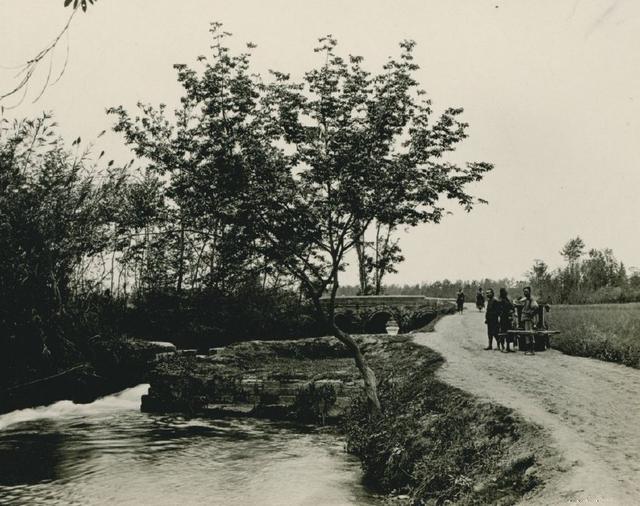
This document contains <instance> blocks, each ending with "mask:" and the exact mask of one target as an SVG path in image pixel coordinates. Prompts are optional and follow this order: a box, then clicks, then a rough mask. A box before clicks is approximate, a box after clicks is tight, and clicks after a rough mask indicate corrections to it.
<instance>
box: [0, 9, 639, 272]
mask: <svg viewBox="0 0 640 506" xmlns="http://www.w3.org/2000/svg"><path fill="white" fill-rule="evenodd" d="M62 4H63V0H0V66H2V67H3V68H0V94H1V93H2V92H4V91H7V90H8V89H11V87H12V86H13V85H15V83H16V81H15V80H14V79H13V75H14V74H15V70H14V71H11V70H8V69H6V67H11V66H15V65H19V64H21V63H23V62H24V61H26V60H28V59H29V58H31V57H33V56H34V54H35V53H37V51H39V50H40V49H42V48H43V47H44V46H45V45H47V44H48V43H49V42H50V41H51V39H52V38H53V37H55V35H56V34H57V32H59V31H60V29H61V28H62V27H63V26H64V24H65V23H66V21H67V19H68V17H69V14H70V10H69V9H64V8H63V7H62ZM211 21H222V22H223V23H224V24H225V29H226V30H228V31H230V32H232V33H233V34H234V37H233V40H232V42H231V45H232V47H236V48H242V47H244V46H243V45H244V43H245V42H248V41H252V42H254V43H256V44H257V45H258V48H257V50H256V52H255V58H254V68H255V69H256V70H257V71H258V72H260V73H266V71H267V69H277V70H282V71H285V72H290V73H291V74H292V75H293V76H294V77H297V76H300V75H302V73H303V72H304V71H305V70H308V69H309V68H310V67H311V66H312V65H313V64H314V63H315V60H314V56H315V55H314V53H313V51H312V49H313V47H314V45H315V41H316V39H317V38H319V37H321V36H323V35H325V34H328V33H331V34H333V35H334V36H335V37H336V38H337V39H338V41H339V47H340V48H341V49H342V51H344V53H345V54H347V53H351V54H359V55H362V56H364V57H365V64H366V65H367V66H368V68H369V69H370V70H373V71H376V70H379V69H380V67H381V65H382V64H383V63H384V61H385V60H386V59H387V57H388V56H390V55H395V54H397V53H398V50H397V43H398V42H399V41H401V40H402V39H407V38H409V39H413V40H415V41H416V42H417V43H418V45H417V48H416V51H415V56H416V60H417V63H418V64H419V65H420V66H421V70H420V71H419V73H418V77H419V80H420V81H421V84H422V85H423V86H424V87H425V89H426V90H427V91H428V93H429V96H430V97H431V99H432V100H433V102H434V105H435V107H436V108H444V107H448V106H460V107H463V108H464V109H465V114H464V119H465V120H466V121H467V122H468V123H470V129H469V133H470V137H469V139H467V140H466V141H465V143H464V146H462V147H461V148H460V150H459V153H458V155H459V156H460V157H461V158H462V159H465V160H470V161H487V162H492V163H493V164H495V170H494V171H493V172H492V173H490V174H489V175H488V176H487V177H486V179H485V180H484V181H483V182H482V183H480V184H478V185H477V186H476V187H474V189H473V190H474V192H475V194H477V195H478V196H480V197H482V198H485V199H487V200H488V201H489V205H487V206H483V207H479V208H477V209H476V210H474V211H473V212H472V213H471V214H466V213H464V212H463V211H462V210H455V212H454V214H453V215H452V216H449V217H447V218H446V219H445V220H444V221H443V222H442V223H441V224H439V225H428V226H422V227H418V228H414V229H411V230H409V231H408V232H406V233H402V234H401V245H402V248H403V251H404V254H405V257H406V261H405V262H404V263H403V264H402V265H401V266H400V267H399V271H400V272H399V273H398V274H397V275H394V276H391V277H389V279H388V282H396V283H416V282H420V281H429V280H436V279H443V278H449V279H458V278H462V279H477V278H483V277H494V278H496V277H503V276H508V277H516V278H519V277H521V276H522V275H523V274H524V273H525V272H526V271H527V270H528V269H529V268H530V266H531V265H532V263H533V261H534V259H536V258H540V259H544V260H545V261H547V262H548V263H549V264H551V266H553V267H555V266H559V265H561V258H560V255H559V254H558V251H559V250H560V248H561V247H562V245H563V244H564V243H565V242H566V241H567V240H568V239H569V238H571V237H574V236H576V235H580V236H581V237H582V238H583V239H584V241H585V242H586V244H587V246H588V247H595V248H604V247H610V248H612V249H613V250H614V253H615V254H616V256H617V257H618V258H619V259H620V260H623V261H624V262H625V263H627V265H630V266H637V267H640V250H639V248H638V246H639V245H640V240H639V239H638V224H639V222H640V206H639V205H638V203H637V200H638V198H639V195H638V190H639V189H640V170H639V167H640V163H639V162H640V143H639V142H638V140H639V139H640V96H639V95H638V90H640V51H639V49H640V2H637V1H635V0H626V1H625V0H620V1H617V2H616V1H613V0H603V1H597V0H593V1H588V0H582V1H580V0H566V1H560V0H549V1H541V0H536V1H513V0H511V1H499V0H494V1H491V2H489V1H484V0H469V1H452V0H446V1H445V0H442V1H426V0H417V1H373V0H362V1H353V0H351V1H337V0H336V1H327V0H324V1H304V2H303V1H300V0H286V1H285V0H278V1H274V0H254V1H238V0H234V1H233V2H231V1H222V0H182V1H178V0H135V1H131V0H98V2H97V4H96V5H95V6H93V7H91V8H90V10H89V12H88V13H87V14H82V13H78V14H77V16H76V18H75V19H74V21H73V23H72V26H71V30H70V33H69V37H68V40H69V48H70V49H69V50H70V55H69V62H68V66H67V69H66V72H65V73H64V75H63V77H62V78H61V79H60V81H59V82H58V83H57V84H56V85H55V86H54V87H52V88H50V89H48V90H47V91H46V92H45V94H44V96H43V97H42V98H41V99H40V100H39V101H37V102H36V103H35V104H32V103H31V102H32V101H33V99H34V98H35V97H36V96H37V95H38V92H39V90H38V83H40V84H42V83H43V82H44V80H45V77H46V73H47V68H48V67H47V66H44V67H43V68H41V69H40V73H38V74H36V75H35V76H34V79H33V85H32V88H31V89H30V90H29V92H28V94H27V96H26V99H25V101H24V102H23V103H22V104H21V105H20V106H18V107H16V108H15V109H12V110H10V111H5V113H4V114H5V117H9V118H12V117H22V116H31V115H34V114H37V113H38V112H40V111H42V110H50V111H52V112H54V114H55V116H56V118H57V120H58V122H59V123H60V125H61V132H62V134H63V135H65V137H67V138H68V139H69V140H72V139H74V138H75V137H77V136H81V137H82V139H83V141H88V140H90V139H92V138H95V137H96V136H97V135H98V133H99V132H100V131H102V130H104V129H108V128H110V126H111V124H112V122H111V120H110V119H109V118H108V117H107V116H106V115H105V108H106V107H109V106H113V105H119V104H122V105H124V106H125V107H127V108H130V109H131V108H133V106H134V105H135V103H136V102H137V101H139V100H142V101H145V102H151V103H158V102H164V103H167V104H170V105H171V104H174V103H175V102H176V100H177V98H178V96H179V95H178V94H179V88H178V86H177V84H176V81H175V72H174V70H173V68H172V65H173V64H174V63H193V62H194V61H195V58H196V57H197V55H199V54H204V53H206V52H207V50H208V47H209V33H208V28H209V22H211ZM65 52H66V42H65V43H62V44H60V46H59V47H58V49H57V52H56V54H55V58H54V61H53V69H54V73H55V70H56V69H57V68H59V67H61V66H62V64H63V62H64V60H65ZM15 102H16V100H14V101H5V102H3V105H5V106H11V105H13V104H15ZM101 149H106V150H107V152H108V154H109V155H110V158H115V159H116V160H118V161H126V160H128V159H129V158H131V156H130V155H128V153H127V150H126V148H124V147H123V143H122V140H121V138H119V137H118V136H117V135H116V134H108V135H106V136H104V137H103V138H101V139H100V140H99V143H98V145H97V147H96V150H97V152H99V151H100V150H101ZM458 155H456V156H458ZM355 280H356V275H355V269H349V272H348V273H347V274H346V275H345V276H344V279H343V283H344V282H355Z"/></svg>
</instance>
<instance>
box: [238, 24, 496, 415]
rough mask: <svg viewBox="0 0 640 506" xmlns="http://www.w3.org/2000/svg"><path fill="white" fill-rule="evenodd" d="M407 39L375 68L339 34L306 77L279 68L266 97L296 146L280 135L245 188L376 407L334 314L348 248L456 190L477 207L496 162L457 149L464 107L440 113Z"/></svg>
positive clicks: (277, 124)
mask: <svg viewBox="0 0 640 506" xmlns="http://www.w3.org/2000/svg"><path fill="white" fill-rule="evenodd" d="M400 46H401V50H402V51H401V54H400V57H399V58H393V59H390V60H389V61H388V62H387V64H386V65H385V66H384V68H383V71H382V72H381V73H379V74H371V73H369V72H367V71H366V70H365V69H364V68H363V67H362V61H363V60H362V58H361V57H357V56H350V57H348V58H347V59H344V58H343V57H341V56H339V55H338V54H337V52H336V41H335V40H334V39H333V38H332V37H331V36H328V37H325V38H322V39H320V46H319V47H317V48H316V50H315V51H316V52H317V53H320V54H321V56H322V62H321V63H320V64H319V66H318V67H317V68H314V69H312V70H311V71H309V72H307V73H306V74H305V77H304V80H303V82H301V83H295V82H292V81H291V79H290V78H289V76H287V75H285V74H281V73H275V74H274V75H275V78H276V82H275V83H273V84H271V85H268V86H266V87H264V96H263V97H262V104H263V108H264V111H266V114H267V116H268V117H269V118H272V119H273V122H272V125H273V126H272V127H271V131H273V132H275V131H278V129H279V132H280V136H281V141H282V143H287V144H288V145H289V146H290V150H289V151H287V150H284V149H276V147H274V146H271V147H270V148H269V149H270V151H269V152H268V154H269V156H268V157H267V158H266V159H265V163H263V164H259V165H252V168H253V174H252V179H251V184H250V186H249V187H248V188H247V193H246V195H245V198H246V204H247V206H250V207H251V209H253V210H254V215H255V223H256V227H257V230H258V232H259V235H260V238H261V239H262V243H261V244H262V247H263V251H264V253H265V255H267V256H268V257H269V258H271V259H273V260H274V261H276V262H277V263H278V265H280V266H281V268H282V269H284V270H286V271H287V272H288V273H289V274H290V275H291V276H293V277H295V278H296V279H298V280H299V281H300V282H301V284H302V287H303V288H304V290H305V291H306V294H307V296H308V297H309V299H310V300H311V301H312V303H313V304H314V306H315V308H316V311H317V314H318V316H319V318H320V319H322V320H323V321H324V322H325V324H326V325H327V326H328V327H329V328H330V329H331V330H332V332H333V334H334V335H335V337H337V338H338V339H339V340H340V341H342V342H343V343H344V344H345V345H346V346H347V347H348V348H349V349H350V350H351V351H352V352H353V354H354V357H355V360H356V364H357V366H358V368H359V369H360V371H361V373H362V375H363V378H364V381H365V390H366V393H367V396H368V399H369V402H370V406H371V408H372V410H373V411H377V410H379V409H380V404H379V401H378V397H377V392H376V378H375V375H374V373H373V371H372V370H371V369H370V368H369V367H368V365H367V363H366V361H365V358H364V356H363V355H362V353H361V351H360V350H359V348H358V346H357V344H356V342H355V341H354V339H353V338H352V337H351V336H349V335H348V334H346V333H345V332H344V331H342V330H341V329H340V328H339V327H338V326H337V325H336V324H335V322H334V313H335V298H336V293H337V290H338V287H339V276H340V272H341V271H342V270H343V269H344V268H345V255H346V254H347V253H348V252H349V251H350V250H351V249H353V248H354V247H355V245H356V243H357V241H358V237H361V236H362V235H363V234H364V231H365V230H366V229H367V228H368V227H369V226H370V225H371V224H372V223H374V222H377V223H381V224H387V225H391V226H400V225H403V226H415V225H418V224H420V223H426V222H436V223H437V222H439V221H440V220H441V218H442V217H443V215H444V213H445V208H444V207H443V203H442V202H441V200H442V199H447V198H448V199H452V200H454V201H456V202H457V203H459V204H460V205H461V206H462V207H463V208H464V209H465V210H467V211H469V210H471V209H472V207H473V205H474V203H475V199H474V198H473V197H472V195H470V194H469V193H468V192H467V190H466V187H467V185H468V184H469V183H472V182H476V181H479V180H480V179H482V177H483V175H484V174H485V173H486V172H487V171H489V170H490V169H491V165H490V164H487V163H482V162H480V163H468V164H466V165H465V166H459V165H456V164H454V163H452V162H451V161H448V160H447V159H446V155H447V153H449V152H451V151H453V150H454V149H455V147H456V146H457V145H458V143H460V142H461V141H462V140H463V139H464V138H465V137H466V127H467V125H466V124H465V123H463V122H461V121H460V120H459V116H460V114H461V112H462V110H461V109H453V108H451V109H447V110H445V112H444V113H443V114H442V115H441V116H440V117H439V118H437V119H436V120H435V121H432V109H431V103H430V101H429V100H428V99H427V98H426V95H425V92H424V91H423V90H421V89H420V88H419V86H418V83H417V81H416V80H415V78H414V73H415V71H416V70H417V69H418V66H417V65H416V64H415V63H414V61H413V53H412V52H413V48H414V43H413V42H410V41H405V42H403V43H401V44H400ZM291 153H292V154H291ZM324 295H326V297H324V298H323V296H324Z"/></svg>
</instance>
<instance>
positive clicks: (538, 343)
mask: <svg viewBox="0 0 640 506" xmlns="http://www.w3.org/2000/svg"><path fill="white" fill-rule="evenodd" d="M514 305H515V308H516V316H517V324H516V326H517V328H514V329H511V330H508V331H507V332H506V333H502V334H499V336H500V337H508V336H513V337H514V338H515V339H514V341H515V343H516V344H517V346H518V349H519V350H520V351H523V352H528V353H532V352H534V351H545V350H547V349H549V348H551V336H552V335H554V334H559V333H560V331H559V330H550V329H549V319H548V313H549V310H550V309H551V306H550V304H548V303H546V304H544V303H540V304H539V306H538V316H537V322H536V328H535V329H533V330H524V323H523V322H522V304H518V303H517V302H516V303H515V304H514ZM527 338H531V339H527ZM528 340H529V345H527V341H528Z"/></svg>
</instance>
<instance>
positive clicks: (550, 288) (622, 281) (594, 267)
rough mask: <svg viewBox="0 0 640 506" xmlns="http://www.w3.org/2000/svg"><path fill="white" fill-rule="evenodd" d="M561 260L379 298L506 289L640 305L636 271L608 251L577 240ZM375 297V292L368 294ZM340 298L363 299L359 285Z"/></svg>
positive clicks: (557, 299) (391, 287)
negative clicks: (510, 274)
mask: <svg viewBox="0 0 640 506" xmlns="http://www.w3.org/2000/svg"><path fill="white" fill-rule="evenodd" d="M560 253H561V255H562V256H563V258H564V259H565V261H566V264H565V265H564V266H562V267H559V268H557V269H555V270H552V269H550V268H549V266H548V264H547V263H546V262H544V261H543V260H535V262H534V264H533V266H532V267H531V270H530V271H529V272H528V273H527V274H526V276H525V277H524V279H519V280H517V279H514V278H503V279H479V280H455V281H451V280H448V279H444V280H442V281H434V282H430V283H427V282H423V283H416V284H412V285H397V284H388V285H384V286H383V287H382V290H380V291H379V292H377V293H386V294H394V295H425V296H428V297H444V298H455V296H456V293H457V291H458V290H459V289H460V288H462V290H463V291H464V292H465V294H466V295H467V297H470V296H473V295H474V294H475V293H476V292H477V290H478V288H481V289H483V290H485V289H486V288H489V287H491V288H493V289H494V290H497V289H499V288H507V289H508V290H509V293H510V295H511V296H516V297H519V296H521V294H522V289H523V288H524V287H525V286H528V285H529V286H531V287H532V289H533V292H534V295H535V296H536V297H537V298H539V299H544V300H550V301H551V302H552V303H555V304H598V303H616V302H638V301H640V271H638V270H635V269H633V268H631V269H629V271H630V272H629V271H628V270H627V268H626V266H625V265H624V263H623V262H619V261H618V260H617V259H616V257H615V255H614V253H613V251H612V250H611V249H609V248H604V249H600V250H599V249H593V248H592V249H589V250H587V249H586V246H585V244H584V242H583V240H582V239H581V238H580V237H576V238H574V239H571V240H569V241H568V242H567V243H566V244H565V245H564V247H563V248H562V250H561V251H560ZM370 293H371V294H374V293H376V292H370ZM339 294H340V295H361V294H362V289H361V285H357V286H342V287H340V291H339Z"/></svg>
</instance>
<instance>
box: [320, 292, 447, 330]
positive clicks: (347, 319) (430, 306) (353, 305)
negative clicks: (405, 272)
mask: <svg viewBox="0 0 640 506" xmlns="http://www.w3.org/2000/svg"><path fill="white" fill-rule="evenodd" d="M322 301H323V303H324V304H326V303H327V302H328V297H325V298H323V299H322ZM335 305H336V310H335V322H336V324H337V325H338V327H340V328H341V329H342V330H344V331H345V332H350V333H355V334H361V333H364V334H384V333H386V325H387V322H389V321H390V320H391V319H393V320H395V321H396V323H397V324H398V327H399V332H400V333H404V332H410V331H412V330H415V329H418V328H420V327H423V326H424V325H426V324H427V323H429V322H430V321H431V320H433V319H434V318H435V317H436V316H437V315H438V313H448V312H452V311H454V309H455V300H454V299H440V298H436V297H424V296H422V295H366V296H342V297H336V303H335Z"/></svg>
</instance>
